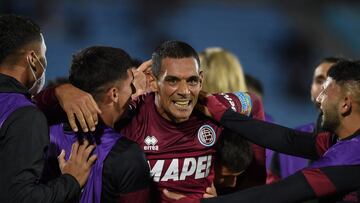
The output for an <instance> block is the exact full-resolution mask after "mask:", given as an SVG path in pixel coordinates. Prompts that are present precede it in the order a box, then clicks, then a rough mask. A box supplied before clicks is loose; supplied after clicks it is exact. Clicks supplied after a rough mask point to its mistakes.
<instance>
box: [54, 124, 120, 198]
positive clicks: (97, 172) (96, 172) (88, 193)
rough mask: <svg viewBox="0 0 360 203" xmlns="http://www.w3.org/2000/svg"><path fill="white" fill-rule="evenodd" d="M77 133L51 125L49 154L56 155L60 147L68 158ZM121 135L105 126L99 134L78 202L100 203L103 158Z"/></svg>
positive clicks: (60, 125) (60, 126) (59, 125)
mask: <svg viewBox="0 0 360 203" xmlns="http://www.w3.org/2000/svg"><path fill="white" fill-rule="evenodd" d="M98 127H99V126H98ZM77 136H78V134H76V133H74V132H72V131H71V132H68V131H64V130H63V124H58V125H53V126H51V127H50V143H51V145H50V149H49V154H50V156H55V157H57V156H58V155H59V154H60V152H61V149H64V150H65V152H66V157H65V159H66V160H68V159H69V156H70V153H71V146H72V144H73V143H74V142H75V141H76V140H77V139H78V137H77ZM120 137H121V135H120V134H119V133H117V132H115V130H114V129H112V128H109V127H105V128H104V131H103V134H102V135H101V136H100V142H99V143H97V145H96V148H95V149H94V152H93V153H94V154H96V155H97V160H96V162H95V164H94V165H93V167H92V168H91V171H90V175H89V179H88V180H87V182H86V184H85V186H84V188H83V190H82V193H81V200H80V202H83V203H100V200H101V189H102V169H103V164H104V160H105V158H106V157H107V155H108V154H109V152H110V150H111V149H112V147H113V146H114V144H115V143H116V142H117V140H118V139H119V138H120Z"/></svg>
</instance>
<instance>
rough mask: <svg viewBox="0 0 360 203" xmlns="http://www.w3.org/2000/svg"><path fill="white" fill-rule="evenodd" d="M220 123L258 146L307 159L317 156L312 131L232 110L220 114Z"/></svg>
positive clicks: (316, 157) (314, 158) (314, 137)
mask: <svg viewBox="0 0 360 203" xmlns="http://www.w3.org/2000/svg"><path fill="white" fill-rule="evenodd" d="M220 123H221V124H222V125H223V126H225V127H227V128H229V129H231V130H232V131H234V132H237V133H240V134H241V135H242V136H244V137H245V138H247V139H249V140H250V141H251V142H253V143H256V144H258V145H260V146H263V147H266V148H269V149H272V150H275V151H278V152H281V153H285V154H289V155H294V156H299V157H303V158H307V159H312V160H316V159H318V158H319V153H318V152H317V141H316V138H317V136H316V135H314V133H308V132H301V131H298V130H294V129H291V128H287V127H283V126H280V125H277V124H273V123H267V122H264V121H260V120H256V119H252V118H249V117H248V116H244V115H242V114H239V113H236V112H234V111H232V110H227V111H226V112H225V113H224V114H223V115H222V117H221V119H220ZM265 135H266V136H265Z"/></svg>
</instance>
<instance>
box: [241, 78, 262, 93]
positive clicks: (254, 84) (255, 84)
mask: <svg viewBox="0 0 360 203" xmlns="http://www.w3.org/2000/svg"><path fill="white" fill-rule="evenodd" d="M245 83H246V86H247V87H248V88H253V89H254V90H256V91H257V92H258V93H259V94H261V95H264V89H263V86H262V84H261V82H260V81H259V80H258V79H256V78H255V77H253V76H251V75H248V74H245Z"/></svg>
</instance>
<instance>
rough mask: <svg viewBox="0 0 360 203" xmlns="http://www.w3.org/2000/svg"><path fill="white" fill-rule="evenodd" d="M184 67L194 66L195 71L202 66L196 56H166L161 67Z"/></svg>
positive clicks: (164, 69) (163, 68)
mask: <svg viewBox="0 0 360 203" xmlns="http://www.w3.org/2000/svg"><path fill="white" fill-rule="evenodd" d="M171 68H174V69H179V70H181V69H183V68H194V69H195V71H197V72H198V71H199V69H200V67H199V64H198V62H197V60H196V59H195V58H194V57H185V58H171V57H166V58H164V59H162V60H161V69H162V70H163V71H166V70H168V69H171Z"/></svg>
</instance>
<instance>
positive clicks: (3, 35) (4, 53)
mask: <svg viewBox="0 0 360 203" xmlns="http://www.w3.org/2000/svg"><path fill="white" fill-rule="evenodd" d="M0 30H1V31H0V64H1V63H3V62H4V60H5V59H6V58H7V57H8V56H9V55H12V54H14V53H15V51H16V50H17V49H19V48H21V47H23V46H25V45H27V44H28V43H31V42H33V41H41V30H40V26H39V25H38V24H36V23H35V22H34V21H33V20H31V19H30V18H27V17H23V16H17V15H2V16H0Z"/></svg>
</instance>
